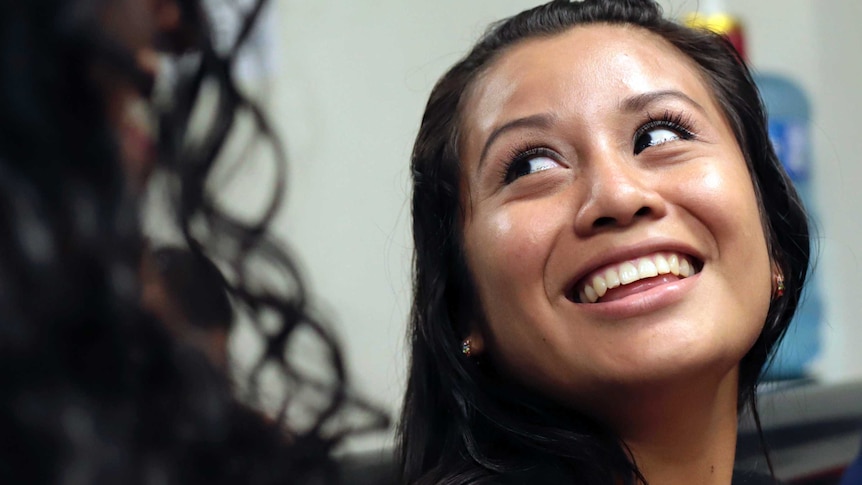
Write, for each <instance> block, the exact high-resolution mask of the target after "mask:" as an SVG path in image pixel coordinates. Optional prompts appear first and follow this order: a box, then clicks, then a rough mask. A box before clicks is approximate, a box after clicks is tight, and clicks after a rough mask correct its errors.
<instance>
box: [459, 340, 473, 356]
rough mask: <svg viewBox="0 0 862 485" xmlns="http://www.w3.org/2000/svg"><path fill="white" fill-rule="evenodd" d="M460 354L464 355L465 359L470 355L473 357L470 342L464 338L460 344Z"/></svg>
mask: <svg viewBox="0 0 862 485" xmlns="http://www.w3.org/2000/svg"><path fill="white" fill-rule="evenodd" d="M461 353H462V354H464V355H466V356H467V357H470V356H471V355H473V348H472V342H471V341H470V339H469V338H465V339H464V340H463V341H462V342H461Z"/></svg>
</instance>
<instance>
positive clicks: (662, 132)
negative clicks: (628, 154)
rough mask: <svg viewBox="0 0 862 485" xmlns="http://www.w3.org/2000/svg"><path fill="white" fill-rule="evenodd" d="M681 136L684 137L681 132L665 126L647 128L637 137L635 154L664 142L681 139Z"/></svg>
mask: <svg viewBox="0 0 862 485" xmlns="http://www.w3.org/2000/svg"><path fill="white" fill-rule="evenodd" d="M680 138H682V136H681V135H680V134H679V133H677V132H676V131H675V130H673V129H671V128H668V127H665V126H657V127H655V128H651V129H648V130H645V131H644V132H643V133H641V134H640V135H639V136H638V137H637V138H636V139H635V155H637V154H639V153H640V152H642V151H644V150H646V149H647V148H649V147H654V146H657V145H661V144H662V143H667V142H669V141H674V140H679V139H680Z"/></svg>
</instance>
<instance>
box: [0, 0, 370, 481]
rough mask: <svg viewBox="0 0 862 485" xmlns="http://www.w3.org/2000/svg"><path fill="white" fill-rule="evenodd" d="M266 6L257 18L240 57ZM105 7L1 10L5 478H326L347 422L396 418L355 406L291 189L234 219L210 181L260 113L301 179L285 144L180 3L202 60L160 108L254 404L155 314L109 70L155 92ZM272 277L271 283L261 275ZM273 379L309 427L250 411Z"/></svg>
mask: <svg viewBox="0 0 862 485" xmlns="http://www.w3.org/2000/svg"><path fill="white" fill-rule="evenodd" d="M263 3H264V2H263V1H257V2H255V3H254V5H253V7H252V9H251V10H250V12H249V13H248V14H247V16H246V17H245V19H244V22H243V23H242V28H241V31H240V35H239V39H238V40H237V46H238V45H240V44H241V43H242V42H243V40H244V39H245V38H246V37H247V35H248V33H249V32H250V29H251V26H252V25H253V23H254V21H255V18H256V16H257V15H258V13H259V12H260V9H261V8H262V5H263ZM106 4H107V2H103V1H101V0H92V1H90V0H28V1H26V2H20V1H6V0H3V1H2V2H0V66H2V69H0V369H3V372H2V373H0V389H3V393H4V397H3V399H2V400H0V429H2V430H3V431H2V439H0V482H3V483H33V484H40V483H88V484H101V483H105V484H108V483H110V484H114V483H130V484H132V483H182V484H191V483H208V484H209V483H249V484H263V483H306V482H310V481H314V483H320V482H321V481H328V480H330V479H331V476H332V475H333V472H332V471H331V469H330V467H329V464H330V458H329V452H330V451H331V450H332V448H333V447H334V446H335V445H336V444H338V443H339V442H340V441H341V439H342V438H343V437H344V436H345V435H347V434H348V433H350V432H352V431H358V430H359V428H360V425H356V426H353V427H348V426H346V425H344V424H343V421H342V418H343V417H344V413H346V412H348V411H351V410H355V409H360V410H361V411H362V413H363V416H365V418H366V421H364V422H362V423H361V424H362V425H367V427H369V428H376V427H379V426H380V425H381V423H382V422H384V421H385V419H384V418H383V417H382V415H381V414H380V413H379V412H378V411H377V410H375V409H374V408H372V407H370V406H367V405H365V404H364V403H363V402H362V401H360V400H359V399H357V398H355V397H352V396H350V395H349V394H348V390H347V385H346V377H345V369H344V364H343V362H342V357H341V353H340V351H339V347H338V345H337V343H336V342H335V339H334V337H333V336H332V334H331V333H330V331H329V330H328V329H327V328H326V327H325V326H324V325H323V324H321V323H320V322H319V321H318V320H317V319H316V318H315V317H314V316H313V312H312V311H311V309H310V308H309V306H308V303H307V299H306V294H305V291H304V287H303V284H302V279H301V278H300V276H299V274H298V272H297V269H296V267H295V264H294V262H293V260H292V259H291V258H290V257H289V255H288V253H287V252H286V250H285V249H284V248H283V247H282V246H281V245H280V244H278V243H276V241H274V240H273V239H272V237H271V236H270V233H269V223H270V221H271V218H272V216H273V214H274V213H275V211H276V209H277V207H278V206H279V204H280V203H281V201H282V198H283V195H284V191H285V188H284V185H283V177H280V178H279V182H278V185H277V187H275V189H274V191H273V196H272V197H271V200H270V201H269V204H268V205H267V208H266V210H265V211H264V213H263V214H262V215H260V216H259V217H256V218H253V219H251V220H249V219H248V218H247V219H245V220H242V221H240V220H237V219H235V218H231V217H229V216H228V215H227V214H225V213H224V211H223V210H220V208H219V207H218V205H217V204H216V202H215V200H214V197H213V195H212V187H209V186H208V185H207V184H208V182H209V183H211V182H210V178H211V177H210V173H211V171H212V169H213V166H214V164H216V162H217V161H219V157H220V155H221V154H223V152H224V150H223V147H224V143H225V140H227V139H228V137H229V135H230V134H231V132H232V129H233V127H234V124H235V120H236V119H237V117H239V116H241V115H243V114H248V115H249V116H250V118H251V119H252V121H253V124H254V132H255V134H256V135H257V136H258V137H259V138H262V139H263V140H264V142H268V143H269V144H270V145H271V146H272V147H273V153H275V157H274V158H275V159H276V160H275V162H276V165H277V168H278V169H279V173H280V175H284V174H283V173H282V172H283V169H284V164H285V160H284V159H283V151H282V147H281V146H280V144H279V140H278V138H277V137H276V136H275V135H274V133H273V132H272V130H271V128H270V125H269V124H268V123H267V122H266V118H265V117H264V116H263V114H262V113H261V112H260V110H259V109H258V107H257V106H256V105H255V104H254V103H252V102H251V101H249V100H248V99H247V98H246V97H245V96H244V95H243V94H242V93H241V92H240V91H239V90H238V89H237V87H236V84H235V82H234V80H233V77H232V65H233V62H234V60H235V59H236V53H237V49H238V47H234V48H233V49H230V50H229V51H228V52H217V51H216V50H215V49H214V48H213V44H212V42H211V40H212V36H211V33H210V31H209V28H208V25H207V21H206V17H205V16H204V14H203V11H202V10H201V8H200V5H199V4H198V2H197V1H195V0H177V4H178V6H179V7H180V9H181V13H182V23H183V29H181V31H179V32H177V33H173V34H172V35H171V36H166V37H165V39H164V41H165V43H166V45H171V46H176V45H180V44H182V45H184V46H185V47H187V48H188V50H189V51H190V52H193V53H194V54H193V57H194V59H195V62H194V63H193V65H192V68H187V69H185V70H183V71H182V72H181V73H180V76H179V80H178V82H177V84H176V86H175V89H174V90H173V93H172V96H171V101H172V102H171V104H170V105H169V106H168V107H167V108H166V109H164V110H162V111H161V112H160V125H159V126H160V154H159V166H160V168H161V169H162V170H163V171H164V172H165V173H166V174H167V178H168V179H169V183H168V186H169V188H170V193H171V196H170V199H171V201H172V202H173V210H174V215H175V217H176V220H177V222H178V226H179V228H180V229H181V232H182V234H183V237H184V242H185V245H186V246H187V248H188V250H189V251H191V252H192V253H194V254H198V255H202V256H203V255H206V256H207V257H209V258H211V259H213V260H216V261H219V262H220V263H221V264H222V265H224V267H226V268H230V271H229V272H228V274H227V276H228V278H227V279H226V282H227V290H228V291H229V293H230V294H231V295H232V297H233V298H234V300H235V301H236V302H237V305H238V308H239V309H240V310H241V311H242V312H243V313H244V314H245V315H246V316H248V317H249V318H248V319H249V321H251V323H252V325H253V327H254V328H255V329H256V330H257V334H258V336H259V337H260V340H261V344H262V345H261V347H262V348H263V351H262V353H261V355H260V357H259V359H258V361H257V364H256V365H255V366H254V368H253V369H252V371H251V374H250V376H249V377H248V379H246V380H244V381H243V382H241V383H240V386H239V387H240V388H242V389H244V390H246V391H247V394H246V398H247V399H245V400H244V401H240V400H238V399H236V398H235V397H234V389H233V387H232V386H231V385H230V384H229V382H228V380H227V378H226V377H225V376H224V375H222V374H221V373H220V372H219V371H217V370H216V369H215V368H214V367H213V366H212V365H211V364H210V363H209V362H208V361H207V359H206V358H205V357H204V356H203V355H202V354H201V353H200V352H198V351H197V350H195V349H194V348H192V347H190V346H188V345H185V344H184V343H182V342H179V341H176V340H174V339H172V338H171V337H170V336H169V335H168V333H167V332H166V330H165V328H164V326H163V325H161V324H160V323H159V322H157V321H155V320H154V319H153V317H152V316H150V315H149V314H148V313H146V312H144V311H143V310H142V309H141V305H140V302H139V295H138V289H139V281H138V278H137V275H138V272H137V268H138V264H139V261H140V256H141V248H142V237H141V234H140V228H139V221H138V199H137V196H136V195H135V194H136V192H137V191H136V190H134V189H132V188H131V187H130V186H129V185H128V181H127V176H126V174H125V173H124V171H123V167H122V164H121V163H120V156H119V150H118V146H117V140H116V139H115V138H114V135H113V133H114V131H113V127H112V126H111V124H110V121H109V120H108V119H107V118H106V105H107V100H106V93H105V91H104V87H105V86H104V85H103V84H99V83H96V82H94V76H93V67H94V65H99V66H107V67H108V68H109V69H110V71H111V73H112V74H113V75H116V76H120V78H121V79H124V80H126V81H129V82H131V83H133V84H134V85H136V86H138V87H139V88H140V89H142V90H146V89H149V88H150V87H151V82H152V80H151V79H149V78H148V76H147V75H146V74H145V73H142V72H140V71H139V70H138V69H137V67H136V66H137V64H136V61H135V59H134V56H133V53H131V52H127V51H126V50H125V49H124V48H123V47H122V45H120V44H119V43H117V42H116V41H115V40H114V39H111V38H110V37H109V36H107V35H106V34H105V32H104V30H103V29H102V25H101V24H100V20H99V18H98V11H99V8H100V7H103V6H104V5H106ZM133 20H137V19H133ZM204 85H206V86H208V87H209V88H212V89H213V92H214V93H215V95H214V97H212V98H208V99H207V100H206V101H211V102H212V103H213V104H212V109H213V114H212V115H211V116H210V117H209V121H210V123H209V124H207V125H206V126H205V128H204V129H202V130H197V131H195V132H194V133H192V126H191V120H192V112H193V110H195V109H196V106H198V104H199V102H201V100H202V99H203V98H204V95H203V94H202V93H203V91H204V87H203V86H204ZM196 129H197V128H196ZM234 162H235V163H238V162H239V160H235V161H234ZM219 163H222V162H221V161H219ZM262 264H265V265H267V266H268V268H269V271H268V272H267V278H266V279H265V280H261V279H260V278H257V276H256V275H257V270H259V269H260V268H261V267H262ZM264 318H265V320H266V325H264V322H263V320H264ZM297 334H307V335H310V336H311V337H313V338H314V340H315V341H317V342H318V346H317V348H315V349H314V350H315V355H317V356H318V357H319V358H318V361H316V362H315V364H314V366H313V367H314V373H313V375H309V374H308V373H303V372H301V371H300V367H298V366H297V363H296V361H297V359H298V358H302V359H303V360H308V359H306V358H305V356H303V355H297V354H296V352H295V351H292V352H288V351H287V349H288V346H289V345H290V344H291V342H292V341H293V340H294V336H295V335H297ZM307 367H308V366H307V365H306V366H305V367H303V368H307ZM264 372H269V373H270V375H275V376H276V377H277V378H278V382H279V383H280V384H283V385H284V386H286V389H287V395H288V396H290V397H291V398H292V399H293V400H292V401H287V400H285V401H284V402H283V406H281V407H280V409H288V408H287V406H288V405H290V406H294V405H297V403H300V404H303V407H302V412H303V414H302V419H301V422H299V423H298V424H297V423H294V422H288V421H289V420H287V419H286V411H285V412H282V413H281V414H279V415H278V416H276V417H275V419H274V420H270V419H268V418H264V417H263V415H262V414H261V413H259V412H257V411H255V410H253V409H252V408H250V407H249V406H247V405H246V403H245V402H246V401H247V400H251V401H252V402H256V401H257V400H256V399H255V397H256V396H257V395H258V391H259V390H260V387H261V386H260V382H261V379H262V376H263V374H264ZM354 423H355V421H354Z"/></svg>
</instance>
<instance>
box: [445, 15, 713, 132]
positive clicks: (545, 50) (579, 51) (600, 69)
mask: <svg viewBox="0 0 862 485" xmlns="http://www.w3.org/2000/svg"><path fill="white" fill-rule="evenodd" d="M667 90H676V91H681V92H683V93H685V94H686V95H688V96H689V97H691V98H693V99H698V98H699V99H702V100H703V101H704V102H705V103H706V102H709V101H711V98H712V94H711V91H710V90H709V88H708V86H707V84H706V83H705V82H704V80H703V77H702V75H701V73H700V71H699V70H698V68H697V66H696V64H695V63H694V61H693V60H691V59H690V58H689V57H687V56H686V55H685V54H683V53H682V52H681V51H679V50H678V49H677V48H676V47H674V46H673V45H671V44H670V43H669V42H667V41H666V40H664V39H662V38H661V37H660V36H658V35H657V34H654V33H652V32H649V31H647V30H645V29H642V28H639V27H634V26H623V25H609V24H593V25H587V26H579V27H574V28H572V29H570V30H568V31H566V32H563V33H561V34H558V35H554V36H552V37H543V38H535V39H528V40H525V41H523V42H521V43H519V44H517V45H515V46H513V47H511V48H510V49H508V50H507V51H506V52H504V53H503V54H502V55H501V56H500V57H499V58H498V59H496V60H495V61H494V63H493V64H492V65H491V66H489V67H488V69H486V71H485V72H483V73H482V75H481V76H480V77H478V78H477V79H476V81H475V82H474V84H473V86H471V88H470V90H469V91H468V93H467V98H466V102H465V104H464V108H465V109H464V110H463V113H464V116H463V118H462V120H463V121H464V125H465V126H463V128H464V132H465V135H468V136H469V135H470V134H471V133H472V134H475V135H479V134H481V133H487V132H488V131H490V130H492V129H493V127H494V126H497V125H498V124H499V123H500V122H501V120H504V119H507V118H517V117H522V116H530V115H532V114H535V113H536V112H537V111H541V112H549V113H555V112H578V113H581V114H583V115H584V116H591V115H595V114H596V113H592V111H605V110H608V109H614V108H615V107H617V106H619V104H620V103H621V102H622V101H623V100H624V99H625V98H627V97H629V96H633V95H638V94H643V93H647V92H651V91H667Z"/></svg>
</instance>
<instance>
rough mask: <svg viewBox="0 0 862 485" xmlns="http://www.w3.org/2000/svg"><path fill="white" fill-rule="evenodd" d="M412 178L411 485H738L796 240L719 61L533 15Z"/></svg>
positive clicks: (635, 33) (441, 93) (667, 26)
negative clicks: (744, 427) (742, 420)
mask: <svg viewBox="0 0 862 485" xmlns="http://www.w3.org/2000/svg"><path fill="white" fill-rule="evenodd" d="M413 180H414V195H413V216H414V242H415V244H416V257H415V269H414V272H415V281H414V306H413V313H412V319H411V323H412V326H411V342H412V362H411V370H410V377H409V382H408V392H407V396H406V401H405V408H404V414H403V416H402V424H401V430H400V436H401V459H402V465H403V467H404V469H403V471H404V477H405V480H406V481H407V482H408V483H484V482H489V483H497V482H506V483H509V482H511V483H522V482H523V481H524V480H527V479H528V478H529V479H532V480H535V479H537V477H542V480H544V481H543V482H542V483H572V481H573V480H574V482H575V483H615V482H621V483H646V482H650V483H662V484H667V483H715V484H720V483H723V484H726V483H730V482H731V480H732V478H733V477H732V476H733V463H734V447H735V442H736V427H737V415H738V412H739V411H740V410H741V409H742V408H743V407H744V406H746V405H747V406H749V407H750V409H751V411H753V412H754V413H755V416H756V403H755V394H754V387H755V384H756V382H757V380H758V377H759V375H760V372H761V370H762V368H763V366H764V364H765V363H766V361H767V357H768V355H769V352H770V350H771V349H772V348H773V347H774V345H775V344H776V343H777V342H778V340H779V339H780V338H781V336H782V335H783V333H784V331H785V330H786V327H787V325H788V323H789V321H790V318H791V317H792V314H793V311H794V310H795V307H796V304H797V301H798V298H799V294H800V291H801V289H802V284H803V282H804V279H805V274H806V267H807V264H808V257H809V249H808V246H809V241H808V230H807V221H806V217H805V214H804V211H803V209H802V207H801V205H800V204H799V201H798V198H797V195H796V193H795V191H794V190H793V188H792V186H791V184H790V183H789V181H788V179H787V177H786V175H785V174H784V172H783V171H782V169H781V166H780V163H779V162H778V160H777V159H776V157H775V154H774V153H773V151H772V149H771V146H770V144H769V140H768V137H767V134H766V124H765V119H764V115H763V111H762V107H761V105H760V101H759V98H758V94H757V91H756V88H755V87H754V85H753V83H752V81H751V78H750V76H749V74H748V71H747V69H746V68H745V66H744V64H743V63H742V61H741V60H740V59H739V58H738V57H737V56H736V55H735V52H734V51H733V50H732V47H730V46H729V44H727V43H726V42H725V41H723V40H722V39H720V38H719V37H717V36H714V35H712V34H709V33H705V32H698V31H693V30H690V29H687V28H685V27H681V26H679V25H676V24H674V23H672V22H669V21H666V20H664V19H662V17H661V14H660V11H659V9H658V7H657V6H656V5H655V4H654V3H653V2H651V1H634V0H630V1H622V0H620V1H611V0H595V1H589V0H587V1H584V2H568V1H556V2H551V3H549V4H546V5H542V6H540V7H536V8H534V9H531V10H528V11H525V12H523V13H521V14H519V15H517V16H515V17H512V18H511V19H508V20H505V21H503V22H501V23H499V24H497V25H495V26H494V27H493V28H492V29H491V30H490V31H489V32H488V33H487V34H486V35H485V37H484V38H483V39H482V40H481V41H480V42H479V44H478V45H477V46H476V47H474V49H473V50H472V52H470V54H468V55H467V57H466V58H465V59H463V60H462V61H461V62H459V63H458V64H456V65H455V66H454V67H453V68H452V69H451V70H450V71H449V72H448V73H447V74H446V75H445V76H444V77H443V78H442V79H441V80H440V81H439V83H438V84H437V86H436V87H435V88H434V91H433V92H432V94H431V99H430V101H429V103H428V106H427V108H426V112H425V116H424V118H423V121H422V125H421V127H420V131H419V135H418V138H417V141H416V145H415V148H414V154H413ZM785 288H786V289H787V291H786V292H785Z"/></svg>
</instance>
